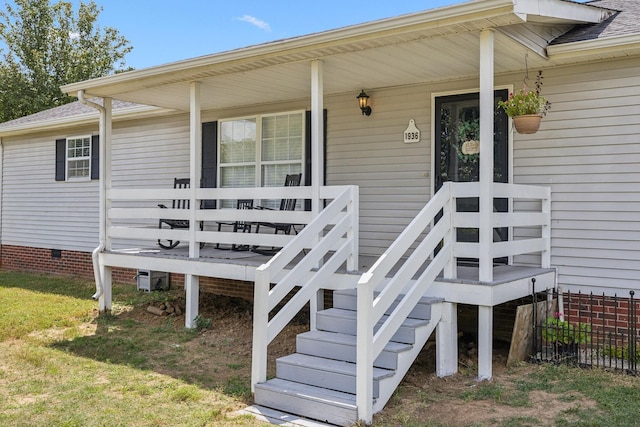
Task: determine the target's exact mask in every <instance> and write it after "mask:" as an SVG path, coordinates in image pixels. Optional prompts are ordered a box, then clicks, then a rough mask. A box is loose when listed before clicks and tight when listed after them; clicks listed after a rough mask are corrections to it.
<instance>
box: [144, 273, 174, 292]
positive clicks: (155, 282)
mask: <svg viewBox="0 0 640 427" xmlns="http://www.w3.org/2000/svg"><path fill="white" fill-rule="evenodd" d="M136 279H137V281H138V290H139V291H146V292H151V291H168V290H169V287H170V283H169V273H167V272H164V271H152V270H138V274H137V275H136Z"/></svg>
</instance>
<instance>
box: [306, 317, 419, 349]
mask: <svg viewBox="0 0 640 427" xmlns="http://www.w3.org/2000/svg"><path fill="white" fill-rule="evenodd" d="M380 325H381V324H380V323H378V324H377V325H376V326H375V328H374V332H375V331H377V330H378V329H379V328H380ZM316 327H317V328H318V329H319V330H321V331H329V332H339V333H343V334H349V335H356V329H357V319H355V318H344V317H336V316H332V315H330V314H328V313H323V312H322V311H321V312H319V313H318V314H317V315H316ZM415 339H416V334H415V328H414V327H411V326H400V328H398V331H397V332H396V333H395V334H394V335H393V337H392V338H391V341H395V342H401V343H405V344H413V343H414V342H415Z"/></svg>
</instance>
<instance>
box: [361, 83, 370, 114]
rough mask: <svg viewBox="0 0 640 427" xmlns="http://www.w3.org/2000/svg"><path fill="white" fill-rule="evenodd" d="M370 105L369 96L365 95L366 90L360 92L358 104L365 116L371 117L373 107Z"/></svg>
mask: <svg viewBox="0 0 640 427" xmlns="http://www.w3.org/2000/svg"><path fill="white" fill-rule="evenodd" d="M368 103H369V95H367V94H366V93H364V89H362V91H361V92H360V95H358V104H359V105H360V109H361V110H362V115H363V116H370V115H371V107H369V105H367V104H368Z"/></svg>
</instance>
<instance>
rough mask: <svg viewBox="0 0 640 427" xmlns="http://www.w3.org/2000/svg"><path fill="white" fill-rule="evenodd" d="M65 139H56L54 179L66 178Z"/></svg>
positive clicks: (61, 179) (62, 179)
mask: <svg viewBox="0 0 640 427" xmlns="http://www.w3.org/2000/svg"><path fill="white" fill-rule="evenodd" d="M66 151H67V140H66V139H64V138H63V139H56V181H64V180H65V178H66V173H65V172H66V168H65V166H66V163H67V156H66V155H65V154H66Z"/></svg>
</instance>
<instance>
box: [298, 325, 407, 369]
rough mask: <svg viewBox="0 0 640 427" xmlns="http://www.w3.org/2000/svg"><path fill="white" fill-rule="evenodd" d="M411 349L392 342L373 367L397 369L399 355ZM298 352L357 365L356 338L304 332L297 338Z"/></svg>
mask: <svg viewBox="0 0 640 427" xmlns="http://www.w3.org/2000/svg"><path fill="white" fill-rule="evenodd" d="M411 348H412V346H411V344H404V343H398V342H393V341H391V342H389V343H388V344H387V345H386V346H385V348H384V350H382V352H381V353H380V355H379V356H378V357H377V358H376V360H374V362H373V366H374V367H376V368H384V369H397V368H398V354H399V353H401V352H403V351H408V350H410V349H411ZM296 350H297V351H298V353H302V354H307V355H309V356H317V357H325V358H327V359H334V360H342V361H345V362H351V363H355V362H356V337H355V336H354V335H348V334H341V333H336V332H327V331H309V332H304V333H302V334H300V335H298V336H297V337H296Z"/></svg>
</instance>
